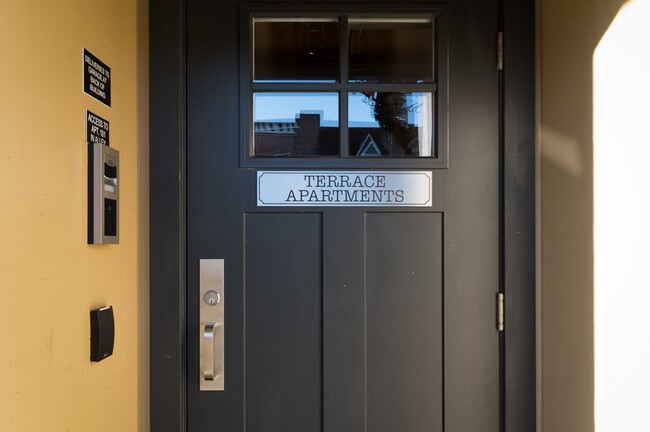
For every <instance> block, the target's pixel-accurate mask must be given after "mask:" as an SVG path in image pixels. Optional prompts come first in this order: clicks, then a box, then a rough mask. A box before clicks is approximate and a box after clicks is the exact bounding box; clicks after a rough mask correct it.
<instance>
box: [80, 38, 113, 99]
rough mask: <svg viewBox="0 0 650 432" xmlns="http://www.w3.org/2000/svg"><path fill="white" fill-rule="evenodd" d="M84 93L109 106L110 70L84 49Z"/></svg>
mask: <svg viewBox="0 0 650 432" xmlns="http://www.w3.org/2000/svg"><path fill="white" fill-rule="evenodd" d="M83 65H84V91H85V92H86V93H87V94H89V95H90V96H92V97H94V98H95V99H97V100H98V101H100V102H102V103H105V104H106V105H108V106H111V68H109V67H108V66H106V63H104V62H102V61H101V60H99V59H98V58H97V57H95V56H94V55H92V54H91V53H90V52H89V51H88V50H87V49H85V48H84V53H83Z"/></svg>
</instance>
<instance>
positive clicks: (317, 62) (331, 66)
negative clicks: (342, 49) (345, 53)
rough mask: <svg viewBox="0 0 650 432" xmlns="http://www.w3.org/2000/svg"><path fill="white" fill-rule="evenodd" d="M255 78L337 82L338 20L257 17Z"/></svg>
mask: <svg viewBox="0 0 650 432" xmlns="http://www.w3.org/2000/svg"><path fill="white" fill-rule="evenodd" d="M253 40H254V45H253V53H254V54H253V56H254V58H253V61H254V67H253V76H254V80H255V82H296V81H310V82H314V81H318V82H323V81H324V82H336V81H337V80H338V76H339V26H338V22H336V21H316V20H314V21H293V22H292V21H289V20H281V21H277V20H273V21H269V20H255V21H254V23H253Z"/></svg>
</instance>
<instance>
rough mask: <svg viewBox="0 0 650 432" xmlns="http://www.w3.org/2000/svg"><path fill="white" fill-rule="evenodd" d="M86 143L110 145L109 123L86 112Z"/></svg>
mask: <svg viewBox="0 0 650 432" xmlns="http://www.w3.org/2000/svg"><path fill="white" fill-rule="evenodd" d="M86 141H88V142H89V143H93V144H94V143H97V144H104V145H106V146H107V145H108V121H107V120H104V119H103V118H101V117H100V116H98V115H97V114H93V113H91V112H90V111H88V110H86Z"/></svg>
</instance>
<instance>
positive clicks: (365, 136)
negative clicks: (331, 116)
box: [348, 92, 434, 157]
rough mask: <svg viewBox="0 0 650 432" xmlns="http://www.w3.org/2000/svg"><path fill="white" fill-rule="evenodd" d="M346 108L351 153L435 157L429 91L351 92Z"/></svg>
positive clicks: (359, 154) (430, 94) (431, 100)
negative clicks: (347, 111) (347, 110)
mask: <svg viewBox="0 0 650 432" xmlns="http://www.w3.org/2000/svg"><path fill="white" fill-rule="evenodd" d="M348 109H349V127H350V129H349V140H350V156H386V157H431V156H434V154H433V94H432V93H429V92H417V93H416V92H406V93H385V92H382V93H361V92H358V93H350V95H349V97H348Z"/></svg>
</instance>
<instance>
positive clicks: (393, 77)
mask: <svg viewBox="0 0 650 432" xmlns="http://www.w3.org/2000/svg"><path fill="white" fill-rule="evenodd" d="M349 49H350V71H349V73H350V81H352V82H390V83H430V82H433V22H432V21H431V20H416V19H414V20H371V19H368V20H350V47H349Z"/></svg>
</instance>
